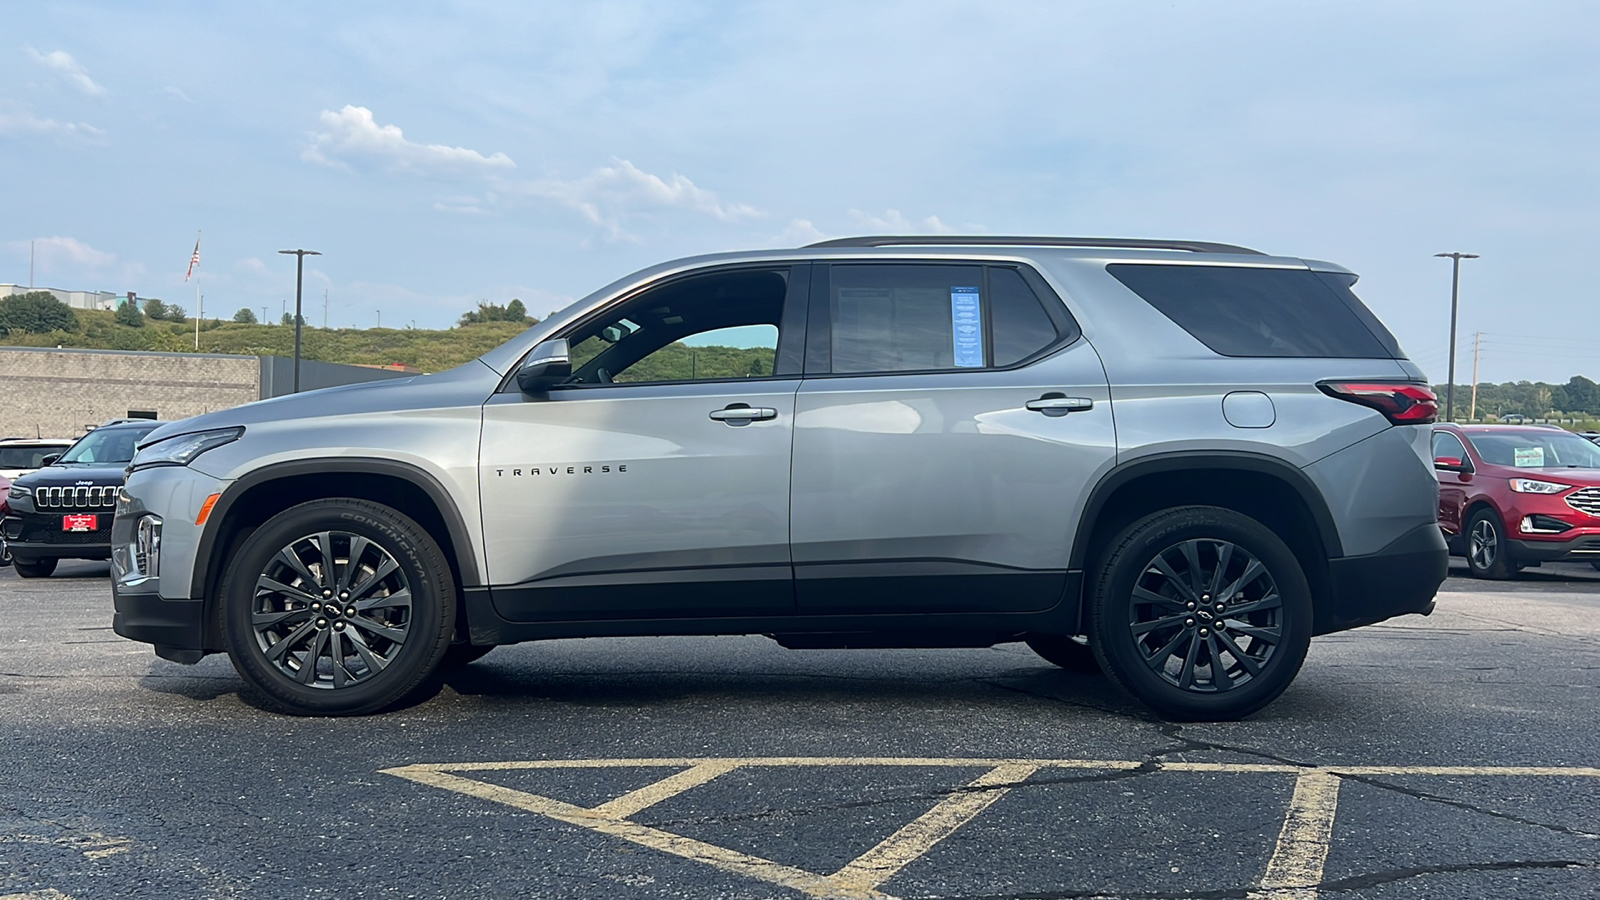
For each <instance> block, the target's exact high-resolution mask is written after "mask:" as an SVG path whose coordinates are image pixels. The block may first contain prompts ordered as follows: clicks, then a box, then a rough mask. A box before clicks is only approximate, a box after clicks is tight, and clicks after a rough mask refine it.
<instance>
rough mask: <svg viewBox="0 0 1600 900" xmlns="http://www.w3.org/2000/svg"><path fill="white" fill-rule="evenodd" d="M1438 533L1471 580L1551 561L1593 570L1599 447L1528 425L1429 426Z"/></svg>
mask: <svg viewBox="0 0 1600 900" xmlns="http://www.w3.org/2000/svg"><path fill="white" fill-rule="evenodd" d="M1433 468H1434V474H1435V475H1437V476H1438V478H1439V527H1440V528H1441V529H1443V530H1444V535H1445V540H1446V541H1447V542H1448V543H1449V544H1450V552H1451V553H1452V554H1454V555H1456V556H1465V557H1466V558H1467V567H1468V568H1470V569H1471V570H1472V574H1473V575H1474V576H1476V577H1478V578H1510V577H1512V576H1513V575H1515V574H1516V573H1517V570H1518V569H1521V568H1522V567H1524V566H1530V565H1532V566H1536V565H1538V564H1539V563H1541V562H1545V561H1547V560H1553V559H1564V558H1565V559H1580V560H1587V561H1588V562H1589V563H1590V564H1591V565H1593V566H1594V567H1595V568H1596V569H1600V446H1596V445H1594V444H1593V443H1590V442H1589V441H1586V440H1584V439H1583V438H1581V437H1579V436H1578V435H1576V434H1572V433H1571V432H1567V431H1561V430H1559V429H1556V428H1541V427H1539V426H1534V425H1466V426H1461V425H1435V426H1434V429H1433Z"/></svg>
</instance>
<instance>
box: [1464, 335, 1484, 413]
mask: <svg viewBox="0 0 1600 900" xmlns="http://www.w3.org/2000/svg"><path fill="white" fill-rule="evenodd" d="M1482 338H1483V332H1481V331H1474V332H1473V333H1472V406H1471V407H1470V408H1468V410H1467V421H1468V422H1471V421H1472V420H1473V419H1476V418H1477V417H1478V345H1479V344H1480V343H1481V342H1482Z"/></svg>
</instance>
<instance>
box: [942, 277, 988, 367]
mask: <svg viewBox="0 0 1600 900" xmlns="http://www.w3.org/2000/svg"><path fill="white" fill-rule="evenodd" d="M950 332H951V336H952V339H953V340H954V342H955V364H956V367H957V368H961V369H977V368H982V367H983V317H982V315H980V308H979V299H978V289H977V288H975V287H952V288H951V289H950Z"/></svg>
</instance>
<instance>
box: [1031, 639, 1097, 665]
mask: <svg viewBox="0 0 1600 900" xmlns="http://www.w3.org/2000/svg"><path fill="white" fill-rule="evenodd" d="M1023 640H1025V641H1027V644H1028V647H1029V648H1030V649H1032V650H1033V652H1035V653H1037V654H1039V655H1040V656H1042V657H1044V659H1045V661H1046V662H1052V663H1055V664H1056V665H1058V666H1060V667H1061V668H1063V669H1066V670H1067V671H1068V672H1081V673H1084V674H1091V675H1098V674H1100V661H1099V660H1098V659H1095V656H1094V651H1093V650H1091V649H1089V644H1088V642H1087V641H1080V640H1077V639H1075V638H1073V637H1071V636H1069V635H1065V634H1030V635H1028V636H1027V637H1026V638H1024V639H1023Z"/></svg>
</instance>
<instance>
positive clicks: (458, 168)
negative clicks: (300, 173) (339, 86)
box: [301, 106, 517, 174]
mask: <svg viewBox="0 0 1600 900" xmlns="http://www.w3.org/2000/svg"><path fill="white" fill-rule="evenodd" d="M319 118H320V119H321V120H322V126H323V130H322V131H320V132H317V133H316V134H315V135H313V136H312V142H311V146H310V147H307V148H306V150H305V152H304V153H303V154H301V158H302V159H305V160H307V161H309V162H315V163H321V164H323V165H327V166H338V167H343V166H346V165H347V163H348V162H351V161H355V162H367V163H374V164H378V165H382V166H384V167H386V168H388V169H390V170H392V171H398V172H413V173H418V174H431V173H439V172H450V171H454V172H462V171H466V172H473V171H477V172H483V171H494V170H499V169H514V168H516V166H517V164H516V163H515V162H512V161H511V157H509V156H507V155H505V154H504V153H492V154H490V155H488V156H484V155H483V154H482V153H479V152H478V151H476V150H469V149H467V148H465V147H447V146H445V145H444V144H418V143H416V142H414V141H408V140H406V137H405V135H404V134H402V133H401V131H400V128H399V126H397V125H379V124H378V123H377V122H376V121H375V120H374V119H373V118H372V110H370V109H367V108H366V107H364V106H346V107H345V108H344V109H341V110H340V111H338V112H333V111H332V110H326V109H325V110H323V111H322V115H321V116H320V117H319Z"/></svg>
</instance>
